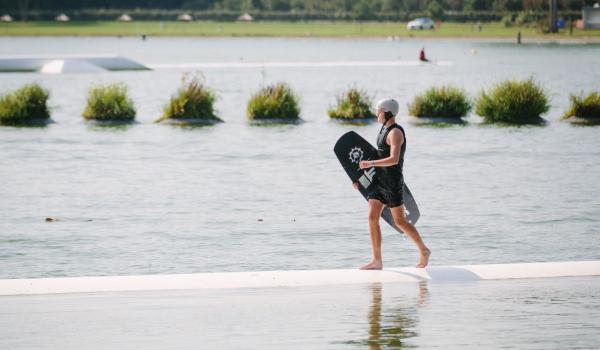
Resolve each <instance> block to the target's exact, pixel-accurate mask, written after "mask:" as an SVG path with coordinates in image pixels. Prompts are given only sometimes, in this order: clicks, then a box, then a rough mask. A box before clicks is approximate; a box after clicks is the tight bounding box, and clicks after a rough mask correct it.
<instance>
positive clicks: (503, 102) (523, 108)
mask: <svg viewBox="0 0 600 350" xmlns="http://www.w3.org/2000/svg"><path fill="white" fill-rule="evenodd" d="M549 108H550V106H549V104H548V96H547V94H546V92H545V91H544V89H543V88H541V87H540V86H538V85H537V84H536V83H535V81H534V80H533V79H531V78H530V79H527V80H523V81H519V80H507V81H504V82H501V83H500V84H498V85H496V86H494V87H493V88H492V89H491V90H490V91H489V93H486V92H485V91H482V92H481V94H480V96H479V98H478V99H477V101H476V103H475V111H476V113H477V114H478V115H480V116H482V117H483V118H484V119H485V121H487V122H500V123H508V124H539V123H541V122H543V121H544V120H543V119H542V118H541V117H540V115H542V114H544V113H546V112H548V109H549Z"/></svg>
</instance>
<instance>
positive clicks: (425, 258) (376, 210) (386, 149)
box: [352, 99, 431, 270]
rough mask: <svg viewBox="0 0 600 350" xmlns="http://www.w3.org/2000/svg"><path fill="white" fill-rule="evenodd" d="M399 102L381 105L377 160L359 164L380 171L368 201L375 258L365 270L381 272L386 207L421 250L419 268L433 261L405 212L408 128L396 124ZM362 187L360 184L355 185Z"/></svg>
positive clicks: (354, 184)
mask: <svg viewBox="0 0 600 350" xmlns="http://www.w3.org/2000/svg"><path fill="white" fill-rule="evenodd" d="M399 109H400V108H399V105H398V102H396V100H394V99H383V100H381V101H379V102H378V103H377V107H376V115H377V121H378V122H380V123H381V124H382V126H381V130H380V131H379V135H378V136H377V158H378V159H377V160H368V161H367V160H363V161H361V162H360V163H359V167H360V168H361V169H368V168H372V167H374V168H376V174H377V175H376V182H375V183H374V184H375V190H374V191H373V192H371V193H370V194H369V195H368V197H367V199H368V203H369V233H370V234H371V246H372V248H373V259H372V260H371V262H370V263H368V264H366V265H364V266H362V267H361V270H381V269H382V268H383V260H382V258H381V227H380V226H379V218H380V217H381V213H382V212H383V208H384V206H387V207H388V208H390V212H391V213H392V216H393V218H394V224H396V226H397V227H398V228H399V229H401V230H402V231H403V232H404V233H405V234H406V235H408V236H409V237H410V238H411V239H412V240H413V242H414V243H415V244H416V245H417V248H418V249H419V253H420V258H419V263H418V264H417V267H420V268H423V267H425V266H427V264H428V262H429V255H431V251H430V250H429V249H428V248H427V246H425V243H423V240H422V239H421V236H420V235H419V232H418V231H417V229H416V228H415V226H413V225H412V224H411V223H409V222H408V221H407V220H406V216H405V212H404V198H403V192H404V176H403V174H402V166H403V165H404V153H405V151H406V137H405V134H404V129H403V128H402V127H401V126H400V125H398V124H396V114H398V110H399ZM352 186H353V187H354V188H356V189H358V188H359V184H358V182H355V183H353V184H352Z"/></svg>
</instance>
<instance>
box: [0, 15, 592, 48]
mask: <svg viewBox="0 0 600 350" xmlns="http://www.w3.org/2000/svg"><path fill="white" fill-rule="evenodd" d="M519 33H520V35H521V38H522V42H523V43H530V42H535V43H538V42H540V43H547V42H559V43H562V42H564V43H590V44H595V43H600V30H582V29H573V31H572V34H569V33H568V31H567V30H565V29H563V30H562V31H561V32H559V33H556V34H543V33H541V32H539V30H537V29H536V28H534V27H506V26H504V25H503V24H502V23H500V22H488V23H483V26H482V29H481V30H479V29H476V27H475V24H474V23H450V22H445V23H442V25H441V26H440V27H438V28H437V29H435V30H431V31H429V30H422V31H409V30H407V29H406V23H403V22H322V21H311V22H278V21H264V22H252V23H240V22H216V21H195V22H190V23H182V22H172V21H171V22H169V21H162V22H161V21H136V22H115V21H98V22H92V21H90V22H83V21H80V22H68V23H56V22H49V21H39V22H25V23H22V22H18V23H17V22H11V23H0V37H4V38H21V37H115V38H129V37H140V38H142V37H145V38H157V37H160V38H163V37H164V38H299V39H309V38H324V39H350V40H352V39H375V40H381V39H384V40H436V41H437V40H451V41H455V40H465V41H467V40H468V41H471V40H473V41H484V42H489V41H502V42H515V43H516V42H517V36H518V35H519Z"/></svg>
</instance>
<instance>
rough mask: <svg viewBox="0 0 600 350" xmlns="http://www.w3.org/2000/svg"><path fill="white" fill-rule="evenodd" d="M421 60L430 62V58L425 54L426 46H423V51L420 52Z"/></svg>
mask: <svg viewBox="0 0 600 350" xmlns="http://www.w3.org/2000/svg"><path fill="white" fill-rule="evenodd" d="M419 61H421V62H429V60H428V59H427V57H426V56H425V48H424V47H422V48H421V52H419Z"/></svg>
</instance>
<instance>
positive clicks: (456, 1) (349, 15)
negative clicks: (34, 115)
mask: <svg viewBox="0 0 600 350" xmlns="http://www.w3.org/2000/svg"><path fill="white" fill-rule="evenodd" d="M596 1H597V0H564V1H559V11H560V12H561V15H568V14H571V13H577V12H579V11H580V10H581V6H582V5H584V4H587V5H588V6H591V5H593V4H594V3H595V2H596ZM547 4H548V2H547V1H545V0H354V1H349V0H319V1H316V0H310V1H303V0H86V1H65V0H45V1H31V0H19V1H15V0H13V1H6V0H5V1H0V10H3V12H8V13H11V14H13V15H15V17H16V18H25V19H27V18H28V19H43V18H54V16H56V14H57V12H66V13H67V15H69V16H70V17H72V18H73V19H80V20H81V19H98V18H105V19H106V18H109V19H115V18H117V16H119V15H121V13H123V12H127V13H128V14H130V15H131V16H132V17H133V18H134V19H143V20H149V19H154V20H165V19H172V18H176V17H177V15H178V14H181V13H182V12H184V11H185V12H188V13H190V14H191V15H192V16H193V17H194V18H198V19H199V18H204V19H206V18H212V19H215V18H221V19H230V20H234V19H236V18H237V16H239V14H240V13H244V12H249V13H250V14H251V15H252V16H253V17H254V18H256V19H259V20H263V19H273V18H275V19H277V18H279V19H282V18H286V19H288V20H304V19H371V20H373V19H379V20H383V19H387V20H390V19H396V20H398V19H402V18H406V17H409V16H413V18H414V17H423V16H425V15H428V16H430V17H433V18H440V17H441V16H442V15H443V16H444V17H451V18H456V19H461V18H473V17H475V20H484V19H486V18H494V17H498V16H500V17H501V16H502V15H503V14H505V13H508V12H519V11H526V12H534V13H544V12H547ZM577 14H579V13H577Z"/></svg>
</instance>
